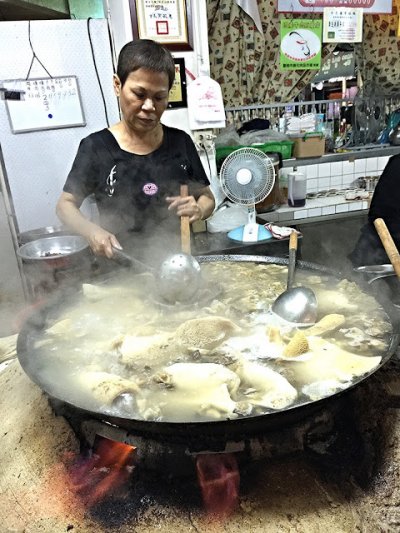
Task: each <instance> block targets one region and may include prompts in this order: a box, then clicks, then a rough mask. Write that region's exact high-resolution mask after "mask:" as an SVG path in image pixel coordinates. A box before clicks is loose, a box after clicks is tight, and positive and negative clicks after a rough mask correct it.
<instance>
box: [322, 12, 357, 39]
mask: <svg viewBox="0 0 400 533" xmlns="http://www.w3.org/2000/svg"><path fill="white" fill-rule="evenodd" d="M323 21H324V27H323V34H322V40H323V42H324V43H360V42H361V41H362V29H363V10H362V9H355V8H353V7H327V8H325V9H324V16H323Z"/></svg>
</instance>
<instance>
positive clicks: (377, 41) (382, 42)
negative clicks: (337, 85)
mask: <svg viewBox="0 0 400 533" xmlns="http://www.w3.org/2000/svg"><path fill="white" fill-rule="evenodd" d="M396 4H397V6H396ZM399 4H400V0H397V2H394V3H393V14H392V15H365V16H364V29H363V42H362V43H360V44H359V45H357V46H356V48H355V52H356V58H357V63H358V64H359V65H360V69H361V77H362V79H363V83H364V90H365V92H371V91H375V92H379V93H380V94H383V95H386V96H399V94H400V61H399V54H400V38H399V37H397V35H396V31H397V25H398V12H399Z"/></svg>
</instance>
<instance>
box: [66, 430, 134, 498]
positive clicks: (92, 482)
mask: <svg viewBox="0 0 400 533" xmlns="http://www.w3.org/2000/svg"><path fill="white" fill-rule="evenodd" d="M135 450H136V448H135V447H134V446H130V445H129V444H124V443H122V442H116V441H113V440H111V439H107V438H104V437H102V438H101V439H99V440H98V443H97V446H96V452H95V453H93V455H92V456H91V457H89V458H87V459H84V458H82V457H80V458H79V459H77V460H75V461H74V462H73V464H72V465H71V466H70V469H69V473H70V480H71V483H72V488H73V491H74V492H75V493H76V494H77V495H79V497H80V498H81V499H82V500H83V501H84V503H85V504H86V505H87V506H89V507H91V506H93V505H95V504H96V503H98V502H99V501H101V500H103V499H104V498H105V496H107V495H109V494H110V493H112V492H114V491H115V490H116V489H118V488H119V487H121V486H122V485H124V484H125V483H126V482H127V480H128V479H129V477H130V476H131V474H132V471H133V469H134V467H133V466H132V458H133V453H134V451H135Z"/></svg>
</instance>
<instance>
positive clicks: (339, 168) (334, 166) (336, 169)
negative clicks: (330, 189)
mask: <svg viewBox="0 0 400 533" xmlns="http://www.w3.org/2000/svg"><path fill="white" fill-rule="evenodd" d="M342 173H343V161H335V162H334V163H331V176H340V177H341V176H342Z"/></svg>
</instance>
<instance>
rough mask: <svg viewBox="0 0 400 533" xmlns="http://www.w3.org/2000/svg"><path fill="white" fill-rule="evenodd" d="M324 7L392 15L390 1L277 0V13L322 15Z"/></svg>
mask: <svg viewBox="0 0 400 533" xmlns="http://www.w3.org/2000/svg"><path fill="white" fill-rule="evenodd" d="M326 7H353V8H357V9H360V8H361V9H363V10H364V11H365V13H366V14H370V13H379V14H385V13H387V14H389V15H390V14H391V13H392V0H278V12H279V13H322V11H323V10H324V8H326Z"/></svg>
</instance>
